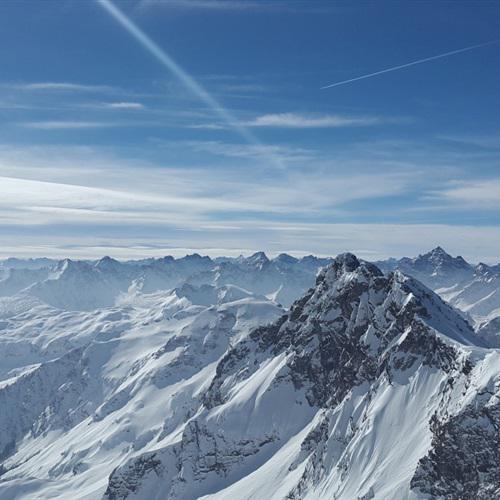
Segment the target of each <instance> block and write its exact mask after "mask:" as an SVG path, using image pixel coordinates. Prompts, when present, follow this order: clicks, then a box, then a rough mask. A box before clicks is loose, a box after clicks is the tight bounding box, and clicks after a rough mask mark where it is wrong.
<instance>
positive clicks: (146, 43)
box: [97, 0, 283, 167]
mask: <svg viewBox="0 0 500 500" xmlns="http://www.w3.org/2000/svg"><path fill="white" fill-rule="evenodd" d="M97 3H98V4H99V5H100V6H101V7H103V8H104V9H105V10H106V11H107V12H108V13H109V14H110V15H111V17H113V19H115V21H117V22H118V23H119V24H120V25H121V26H123V27H124V28H125V29H126V30H127V31H128V32H129V33H130V34H131V35H132V36H133V37H134V38H135V39H136V40H137V41H138V42H139V43H140V44H141V45H142V46H143V47H144V48H145V49H146V50H147V51H148V52H149V53H150V54H151V55H153V56H154V57H155V58H156V59H157V60H158V61H159V62H160V63H161V64H162V65H163V66H165V67H166V68H167V69H168V70H169V71H171V72H172V73H173V74H174V75H175V76H176V77H177V79H178V80H180V81H181V82H182V83H183V84H184V85H185V86H186V88H188V89H189V90H190V91H191V92H192V93H193V94H194V95H196V97H198V98H199V99H200V100H201V101H202V102H203V103H204V104H205V105H207V106H208V107H209V108H211V109H212V110H213V111H214V112H215V113H216V114H217V115H218V116H219V117H220V118H221V119H222V120H223V121H224V122H226V123H227V124H228V125H229V126H230V127H232V128H233V129H234V130H235V131H236V132H238V134H239V135H240V136H241V137H242V138H243V139H244V140H245V141H246V142H248V143H249V144H251V145H253V146H259V147H264V145H263V144H262V143H261V142H260V141H259V140H258V139H257V138H256V137H255V136H254V135H253V134H252V133H251V132H250V131H249V130H248V129H247V128H245V127H244V126H242V125H241V124H240V122H239V121H238V120H237V119H236V118H235V117H234V116H232V115H231V113H230V112H229V111H227V110H226V109H225V108H224V107H223V106H222V105H221V104H220V103H219V102H218V101H217V100H216V99H215V98H214V97H212V96H211V95H210V94H209V93H208V92H207V91H206V90H205V89H204V88H203V87H202V86H201V85H200V84H199V83H198V82H197V81H196V80H195V79H194V78H193V77H192V76H191V75H190V74H189V73H187V72H186V71H185V70H184V69H183V68H182V67H181V66H180V65H179V64H178V63H177V62H176V61H175V60H174V59H173V58H172V57H171V56H169V55H168V54H167V52H166V51H165V50H163V49H162V48H161V47H160V46H159V45H158V44H157V43H155V42H154V41H153V40H152V39H151V38H150V37H149V36H148V35H146V33H144V31H142V30H141V29H140V28H139V27H138V26H137V25H136V24H135V23H134V22H133V21H132V20H131V19H129V18H128V17H127V16H126V15H125V14H124V13H123V12H122V11H121V10H120V9H119V8H118V7H116V5H114V4H113V2H112V1H111V0H97ZM269 157H270V159H271V160H272V161H273V163H275V164H276V165H277V166H279V167H283V162H282V160H281V158H278V157H276V156H272V155H269Z"/></svg>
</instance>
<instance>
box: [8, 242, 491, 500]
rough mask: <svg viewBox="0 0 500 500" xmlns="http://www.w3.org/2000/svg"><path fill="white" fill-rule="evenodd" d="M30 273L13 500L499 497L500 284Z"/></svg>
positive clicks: (198, 266) (14, 373) (421, 264)
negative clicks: (44, 499)
mask: <svg viewBox="0 0 500 500" xmlns="http://www.w3.org/2000/svg"><path fill="white" fill-rule="evenodd" d="M22 262H23V261H20V260H17V259H15V260H12V259H9V260H8V261H6V262H4V263H3V277H2V278H1V280H0V290H1V291H0V409H1V411H0V430H1V432H0V464H1V465H0V498H1V499H2V500H4V499H5V500H14V499H23V500H24V499H26V500H35V499H37V500H39V499H41V498H57V499H69V498H70V499H72V500H73V499H75V500H77V499H80V500H83V499H85V500H91V499H92V500H93V499H108V500H118V499H120V500H121V499H127V500H132V499H136V500H138V499H141V500H160V499H161V500H166V499H171V500H173V499H183V500H194V499H198V498H202V499H204V500H205V499H214V500H215V499H217V500H233V499H243V500H245V499H288V500H290V499H296V500H298V499H307V500H313V499H314V500H316V499H319V500H323V499H332V498H335V499H338V500H352V499H363V500H369V499H375V500H378V499H383V500H404V499H430V498H442V499H447V500H465V499H484V500H486V499H488V500H489V499H493V498H500V451H499V450H500V434H499V429H500V350H499V349H497V348H496V347H497V346H498V345H499V339H500V333H499V332H500V314H499V311H500V302H498V301H499V298H498V294H499V283H500V281H499V279H500V278H499V276H500V269H499V266H486V265H484V264H478V265H471V264H468V263H467V262H466V261H465V260H464V259H462V258H461V257H452V256H450V255H448V254H447V253H446V252H445V251H444V250H443V249H442V248H439V247H438V248H436V249H434V250H432V251H431V252H429V253H427V254H424V255H421V256H418V257H416V258H403V259H399V260H395V259H390V260H387V261H383V262H379V263H376V264H375V263H369V262H365V261H361V260H359V259H358V258H356V256H354V255H352V254H342V255H339V256H337V257H336V258H332V259H318V258H316V257H312V256H311V257H304V258H302V259H296V258H294V257H291V256H289V255H286V254H282V255H280V256H278V257H276V258H273V259H269V258H267V257H266V256H265V254H263V253H261V252H259V253H256V254H254V255H252V256H250V257H247V258H244V257H240V258H236V259H229V258H219V259H210V258H208V257H202V256H199V255H196V254H195V255H192V256H187V257H184V258H182V259H174V258H172V257H165V258H161V259H146V260H142V261H130V262H119V261H116V260H114V259H111V258H109V257H105V258H103V259H101V260H99V261H93V262H91V261H71V260H63V261H54V262H53V261H46V260H42V261H38V260H30V261H27V264H26V266H25V267H23V264H22ZM13 263H14V265H13ZM37 263H38V264H39V265H38V264H37ZM433 290H434V291H433Z"/></svg>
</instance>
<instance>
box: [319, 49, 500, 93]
mask: <svg viewBox="0 0 500 500" xmlns="http://www.w3.org/2000/svg"><path fill="white" fill-rule="evenodd" d="M499 41H500V40H490V41H489V42H485V43H479V44H476V45H470V46H468V47H464V48H461V49H457V50H451V51H449V52H444V53H443V54H438V55H436V56H431V57H426V58H424V59H418V60H416V61H412V62H409V63H406V64H400V65H398V66H392V67H390V68H386V69H382V70H380V71H375V72H374V73H368V74H366V75H361V76H357V77H355V78H349V79H348V80H342V81H340V82H335V83H330V84H329V85H325V86H323V87H320V90H325V89H330V88H333V87H339V86H340V85H346V84H348V83H353V82H357V81H359V80H365V79H367V78H373V77H374V76H379V75H383V74H385V73H391V72H392V71H398V70H400V69H404V68H409V67H410V66H416V65H417V64H423V63H426V62H430V61H435V60H437V59H442V58H444V57H449V56H452V55H455V54H461V53H462V52H468V51H470V50H474V49H479V48H481V47H486V46H488V45H493V44H495V43H498V42H499Z"/></svg>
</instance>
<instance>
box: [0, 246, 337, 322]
mask: <svg viewBox="0 0 500 500" xmlns="http://www.w3.org/2000/svg"><path fill="white" fill-rule="evenodd" d="M13 260H14V259H8V261H5V262H10V263H12V261H13ZM22 262H23V261H22V260H19V259H15V264H16V265H15V267H5V268H4V273H3V274H2V275H0V311H1V309H2V304H1V302H2V301H1V297H2V296H3V297H10V296H12V295H14V294H19V295H20V300H25V301H26V300H27V299H28V298H31V299H37V300H40V301H42V302H43V303H45V304H48V305H51V306H53V307H56V308H59V309H65V310H73V311H75V310H76V311H90V310H93V309H96V308H102V307H111V306H112V305H115V304H116V303H117V302H118V301H119V300H121V298H122V297H123V295H126V294H128V293H130V292H133V291H138V290H140V291H141V292H143V293H152V292H156V291H160V290H170V289H172V288H175V287H177V286H181V285H182V284H184V283H191V284H193V285H195V286H200V285H211V286H216V287H222V286H224V285H235V286H238V287H240V288H243V289H245V290H247V291H249V292H251V293H253V294H257V295H265V296H267V297H268V298H270V299H271V300H274V301H275V302H278V303H280V304H283V305H285V306H289V305H290V304H291V303H292V302H293V301H294V300H295V299H297V298H298V297H299V296H300V295H301V294H302V293H304V292H305V291H306V290H307V289H308V288H309V287H310V286H312V285H313V283H314V280H315V277H316V274H317V272H318V270H319V269H320V268H321V267H322V266H324V265H326V264H328V263H329V262H330V259H320V258H317V257H313V256H308V257H304V258H302V259H296V258H294V257H291V256H289V255H286V254H281V255H279V256H278V257H276V258H275V259H268V258H267V256H266V255H265V254H264V253H263V252H258V253H256V254H254V255H252V256H250V257H247V258H244V257H240V258H238V259H215V260H212V259H210V258H209V257H206V256H205V257H202V256H200V255H198V254H193V255H187V256H186V257H182V258H180V259H174V258H173V257H170V256H168V257H163V258H160V259H146V260H143V261H128V262H119V261H117V260H115V259H112V258H110V257H104V258H102V259H100V260H98V261H96V262H89V261H73V260H70V259H65V260H62V261H59V262H51V261H48V260H47V259H40V261H39V260H35V261H33V260H28V261H25V262H26V268H23V267H22ZM34 262H36V263H38V264H40V266H41V263H45V264H46V263H47V262H50V263H51V264H50V265H49V266H45V267H43V266H42V267H36V266H35V264H34ZM0 314H1V313H0Z"/></svg>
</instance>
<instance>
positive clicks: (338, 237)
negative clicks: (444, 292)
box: [0, 0, 500, 262]
mask: <svg viewBox="0 0 500 500" xmlns="http://www.w3.org/2000/svg"><path fill="white" fill-rule="evenodd" d="M114 5H115V7H116V8H118V9H119V10H120V11H121V12H122V13H123V16H125V17H123V18H122V19H121V22H119V21H120V19H117V17H119V16H117V15H116V12H115V15H114V17H113V15H110V12H109V6H108V10H106V9H105V8H103V6H102V5H100V4H99V3H98V2H94V1H85V2H82V1H78V0H74V1H73V0H58V1H51V0H47V1H44V2H37V1H26V0H22V1H11V0H4V1H3V2H1V3H0V67H1V68H2V72H1V74H0V123H1V129H0V130H1V134H0V256H6V255H49V256H52V255H55V256H65V255H70V256H73V257H78V256H81V257H89V256H98V255H101V254H104V253H107V254H111V255H114V256H116V257H123V258H125V257H134V256H141V255H162V254H165V253H173V254H176V255H179V254H182V253H186V252H189V251H193V250H196V251H200V252H204V253H209V254H211V255H217V254H231V255H234V254H238V253H240V252H244V253H245V252H246V253H248V252H251V251H254V250H265V251H268V252H269V253H271V254H272V253H277V252H281V251H289V252H291V253H296V254H305V253H317V254H322V255H331V254H336V253H338V252H341V251H346V250H350V251H355V252H357V253H358V254H360V255H361V256H362V257H365V258H380V257H385V256H389V255H394V256H400V255H403V254H416V253H418V252H421V251H424V250H426V249H428V248H430V247H432V246H435V245H436V244H440V245H442V246H444V247H445V248H447V249H448V250H450V251H451V252H452V253H461V254H463V255H464V256H466V257H468V258H469V259H471V260H476V261H477V260H485V261H490V262H497V261H500V255H499V253H500V252H499V251H498V248H500V235H499V233H500V231H499V229H500V227H499V226H500V216H499V211H500V166H499V165H500V164H499V160H500V127H499V125H498V116H499V113H500V92H499V90H498V89H499V88H500V86H499V83H500V64H499V63H500V44H499V43H491V44H488V45H485V46H481V47H476V48H474V49H471V50H467V51H463V52H460V53H454V54H449V55H448V56H446V57H440V58H438V59H432V60H428V61H426V62H422V63H420V64H417V65H412V66H407V67H401V68H399V69H397V70H395V71H390V72H387V73H382V74H378V75H375V76H373V77H370V78H363V79H360V80H356V81H351V82H349V83H346V84H343V85H340V86H335V87H332V88H327V89H322V87H325V86H327V85H330V84H333V83H336V82H344V81H346V80H351V79H357V78H358V77H360V76H364V75H370V74H373V73H378V72H380V71H383V70H385V69H387V68H395V67H400V66H405V65H407V64H408V63H411V62H413V61H420V60H423V59H427V58H433V57H434V56H438V55H442V54H445V53H449V52H453V51H457V50H460V49H463V48H465V47H471V46H475V45H481V44H485V43H488V42H490V41H493V40H497V39H498V38H500V5H499V4H498V3H497V2H411V3H410V2H357V3H352V2H329V1H325V2H323V1H308V2H305V1H304V2H302V1H277V0H269V1H264V0H262V1H252V0H250V1H239V0H168V1H161V0H133V1H132V0H131V1H119V2H115V4H114ZM119 15H121V14H119ZM134 30H135V31H134ZM141 37H142V38H141ZM148 44H149V45H148ZM162 58H163V59H162Z"/></svg>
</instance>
